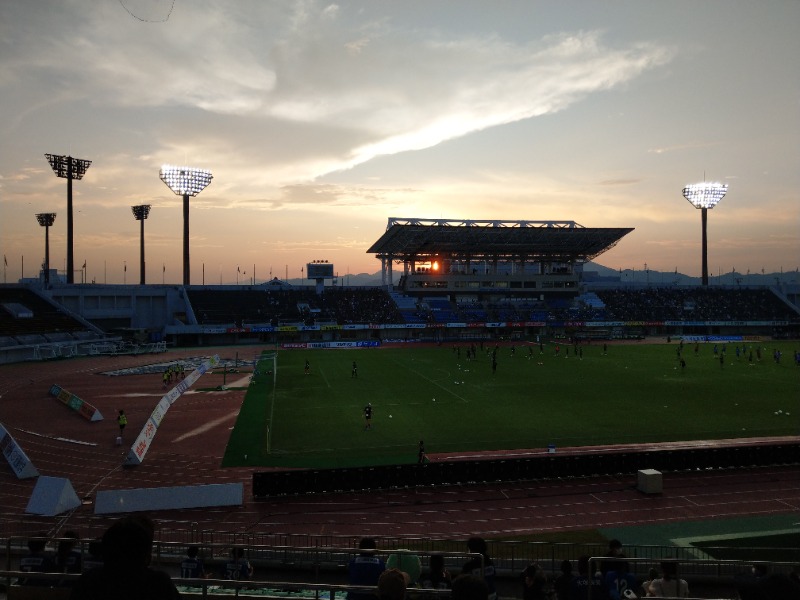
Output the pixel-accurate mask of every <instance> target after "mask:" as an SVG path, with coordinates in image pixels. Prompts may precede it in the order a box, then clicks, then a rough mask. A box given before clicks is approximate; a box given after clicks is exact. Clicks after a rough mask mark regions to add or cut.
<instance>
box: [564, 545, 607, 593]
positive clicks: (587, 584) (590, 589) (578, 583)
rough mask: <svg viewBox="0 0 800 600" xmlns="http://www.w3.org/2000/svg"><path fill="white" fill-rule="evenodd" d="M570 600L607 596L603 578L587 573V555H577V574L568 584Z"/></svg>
mask: <svg viewBox="0 0 800 600" xmlns="http://www.w3.org/2000/svg"><path fill="white" fill-rule="evenodd" d="M569 597H570V599H571V600H605V598H607V596H606V591H605V588H604V587H603V580H602V578H601V577H600V576H599V575H591V574H590V573H589V557H588V556H586V555H582V556H579V557H578V574H577V575H576V576H575V577H573V579H572V585H571V586H570V596H569Z"/></svg>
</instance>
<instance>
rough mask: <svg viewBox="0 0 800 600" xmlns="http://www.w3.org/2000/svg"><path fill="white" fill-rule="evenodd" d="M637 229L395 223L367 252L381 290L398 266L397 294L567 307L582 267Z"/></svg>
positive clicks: (522, 223) (516, 223) (425, 221)
mask: <svg viewBox="0 0 800 600" xmlns="http://www.w3.org/2000/svg"><path fill="white" fill-rule="evenodd" d="M631 231H633V228H632V227H608V228H606V227H584V226H583V225H580V224H578V223H576V222H575V221H527V220H521V221H503V220H486V221H481V220H471V219H468V220H453V219H416V218H396V217H390V218H389V220H388V224H387V226H386V231H385V232H384V234H383V235H382V236H381V237H380V238H379V239H378V240H377V241H376V242H375V243H373V244H372V246H370V248H369V249H368V250H367V252H368V253H371V254H375V256H376V258H378V259H379V260H380V261H381V283H382V285H385V286H387V287H389V286H391V282H392V281H393V265H401V266H402V271H403V274H402V276H401V278H400V283H399V286H398V287H399V288H400V291H402V292H404V293H406V294H408V295H411V296H417V297H420V298H422V297H423V296H425V297H428V296H434V297H435V296H439V297H447V298H448V299H449V300H451V301H454V302H457V303H469V302H486V301H490V302H491V301H493V300H499V299H508V298H515V297H516V298H519V299H527V300H531V299H533V300H539V301H552V300H559V299H561V300H570V299H572V298H574V297H575V296H577V295H578V293H579V282H580V277H581V272H582V269H583V264H584V263H585V262H586V261H589V260H591V259H593V258H595V257H597V256H599V255H600V254H602V253H604V252H606V251H608V250H610V249H611V248H613V247H614V246H615V245H616V244H617V243H618V242H619V240H620V239H622V238H623V237H624V236H625V235H627V234H628V233H630V232H631Z"/></svg>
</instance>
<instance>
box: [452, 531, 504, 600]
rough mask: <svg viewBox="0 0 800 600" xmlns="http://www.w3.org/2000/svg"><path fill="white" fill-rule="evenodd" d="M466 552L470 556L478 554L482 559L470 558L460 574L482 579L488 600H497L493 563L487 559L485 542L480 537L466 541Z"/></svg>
mask: <svg viewBox="0 0 800 600" xmlns="http://www.w3.org/2000/svg"><path fill="white" fill-rule="evenodd" d="M467 550H469V552H470V553H471V554H480V555H481V557H482V559H481V558H478V557H475V558H471V559H470V560H468V561H467V562H466V563H465V564H464V566H463V567H462V569H461V573H462V574H464V575H474V576H475V577H482V578H483V580H484V581H485V582H486V587H487V588H489V600H497V587H496V584H495V570H494V563H493V562H492V559H491V558H490V557H489V554H488V548H487V545H486V540H484V539H483V538H480V537H471V538H469V539H468V540H467Z"/></svg>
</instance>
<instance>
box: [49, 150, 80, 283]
mask: <svg viewBox="0 0 800 600" xmlns="http://www.w3.org/2000/svg"><path fill="white" fill-rule="evenodd" d="M45 156H46V157H47V161H48V162H49V163H50V167H51V168H52V169H53V173H55V174H56V176H57V177H62V178H64V179H66V180H67V283H75V263H74V261H73V259H72V180H73V179H83V176H84V174H85V173H86V169H88V168H89V165H91V164H92V161H90V160H84V159H82V158H73V157H71V156H59V155H57V154H45Z"/></svg>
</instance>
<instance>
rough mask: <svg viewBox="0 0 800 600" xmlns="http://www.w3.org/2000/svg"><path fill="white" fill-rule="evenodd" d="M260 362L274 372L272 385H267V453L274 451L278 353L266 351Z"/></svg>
mask: <svg viewBox="0 0 800 600" xmlns="http://www.w3.org/2000/svg"><path fill="white" fill-rule="evenodd" d="M258 364H259V365H260V366H261V367H263V368H265V369H267V370H268V372H269V370H271V372H272V386H271V387H267V398H266V399H265V400H266V401H268V402H269V410H267V415H266V421H265V423H264V433H265V435H264V443H265V448H266V451H267V454H271V453H272V418H273V415H274V412H275V386H276V383H277V381H278V353H277V351H276V352H265V353H264V354H262V355H261V359H260V360H259V361H258Z"/></svg>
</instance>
